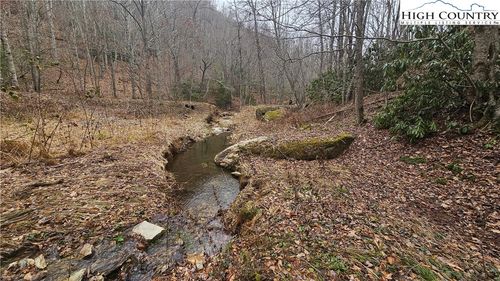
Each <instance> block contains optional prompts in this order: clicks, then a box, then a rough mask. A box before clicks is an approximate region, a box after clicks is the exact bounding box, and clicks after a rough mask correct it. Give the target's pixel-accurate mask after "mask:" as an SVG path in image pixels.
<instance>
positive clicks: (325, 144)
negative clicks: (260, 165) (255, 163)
mask: <svg viewBox="0 0 500 281" xmlns="http://www.w3.org/2000/svg"><path fill="white" fill-rule="evenodd" d="M353 141H354V137H353V136H352V135H351V134H348V133H342V134H340V135H338V136H337V137H334V138H311V139H305V140H295V141H289V142H283V143H281V144H278V145H273V144H271V143H269V142H266V143H260V144H250V145H248V146H246V151H247V152H249V153H252V154H257V155H262V156H266V157H271V158H277V159H288V158H291V159H296V160H315V159H332V158H335V157H338V156H339V155H340V154H341V153H342V152H343V151H344V150H346V149H347V148H348V147H349V146H350V145H351V143H352V142H353Z"/></svg>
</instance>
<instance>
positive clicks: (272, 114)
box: [264, 109, 284, 121]
mask: <svg viewBox="0 0 500 281" xmlns="http://www.w3.org/2000/svg"><path fill="white" fill-rule="evenodd" d="M283 115H284V111H283V110H282V109H276V110H271V111H268V112H266V113H265V114H264V120H266V121H273V120H276V119H280V118H281V117H283Z"/></svg>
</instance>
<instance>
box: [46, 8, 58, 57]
mask: <svg viewBox="0 0 500 281" xmlns="http://www.w3.org/2000/svg"><path fill="white" fill-rule="evenodd" d="M45 5H46V8H47V20H48V22H49V32H50V47H51V51H52V59H53V60H54V63H59V54H58V52H57V44H56V34H55V29H54V13H53V11H52V9H53V5H52V0H48V1H46V2H45Z"/></svg>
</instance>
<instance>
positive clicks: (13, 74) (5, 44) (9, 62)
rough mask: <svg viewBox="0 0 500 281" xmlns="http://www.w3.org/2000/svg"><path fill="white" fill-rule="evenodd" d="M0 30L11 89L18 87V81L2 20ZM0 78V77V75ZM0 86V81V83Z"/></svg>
mask: <svg viewBox="0 0 500 281" xmlns="http://www.w3.org/2000/svg"><path fill="white" fill-rule="evenodd" d="M0 25H1V26H0V32H1V38H0V39H1V40H2V46H3V49H4V50H5V57H6V60H7V69H8V71H9V77H10V87H11V88H12V89H19V82H18V81H17V73H16V66H15V65H14V58H13V56H12V51H11V50H10V45H9V40H8V38H7V31H6V30H5V29H4V26H3V21H2V20H0ZM0 79H1V77H0ZM0 86H1V83H0Z"/></svg>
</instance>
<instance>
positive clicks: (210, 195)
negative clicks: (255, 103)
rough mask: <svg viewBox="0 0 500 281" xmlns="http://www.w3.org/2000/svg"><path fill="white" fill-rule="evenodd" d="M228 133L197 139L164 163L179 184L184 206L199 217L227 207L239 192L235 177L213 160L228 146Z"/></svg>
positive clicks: (212, 216) (204, 217) (211, 216)
mask: <svg viewBox="0 0 500 281" xmlns="http://www.w3.org/2000/svg"><path fill="white" fill-rule="evenodd" d="M227 137H228V133H223V134H219V135H213V136H210V137H208V138H206V139H204V140H203V141H200V142H197V143H195V144H193V145H192V146H191V147H190V148H189V149H188V150H187V151H185V152H183V153H180V154H178V155H177V156H176V157H174V159H173V160H172V161H170V163H169V164H168V165H167V169H168V170H169V171H170V172H172V173H173V174H174V175H175V179H176V181H177V182H178V183H179V185H180V187H181V188H180V190H181V191H180V194H179V197H180V199H181V200H182V202H183V205H184V210H185V211H187V212H189V214H190V215H191V216H193V217H196V218H198V219H200V220H202V221H203V220H209V219H211V218H214V217H215V216H216V215H217V212H218V211H219V210H220V209H227V208H228V207H229V205H230V204H231V203H232V202H233V201H234V199H235V198H236V195H238V192H239V183H238V181H237V180H236V179H235V178H233V177H232V176H231V174H230V173H229V172H228V171H226V170H224V169H222V168H220V167H218V166H217V165H215V163H214V157H215V155H216V154H217V153H219V152H220V151H222V150H223V149H224V148H226V147H228V146H229V143H228V139H227Z"/></svg>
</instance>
